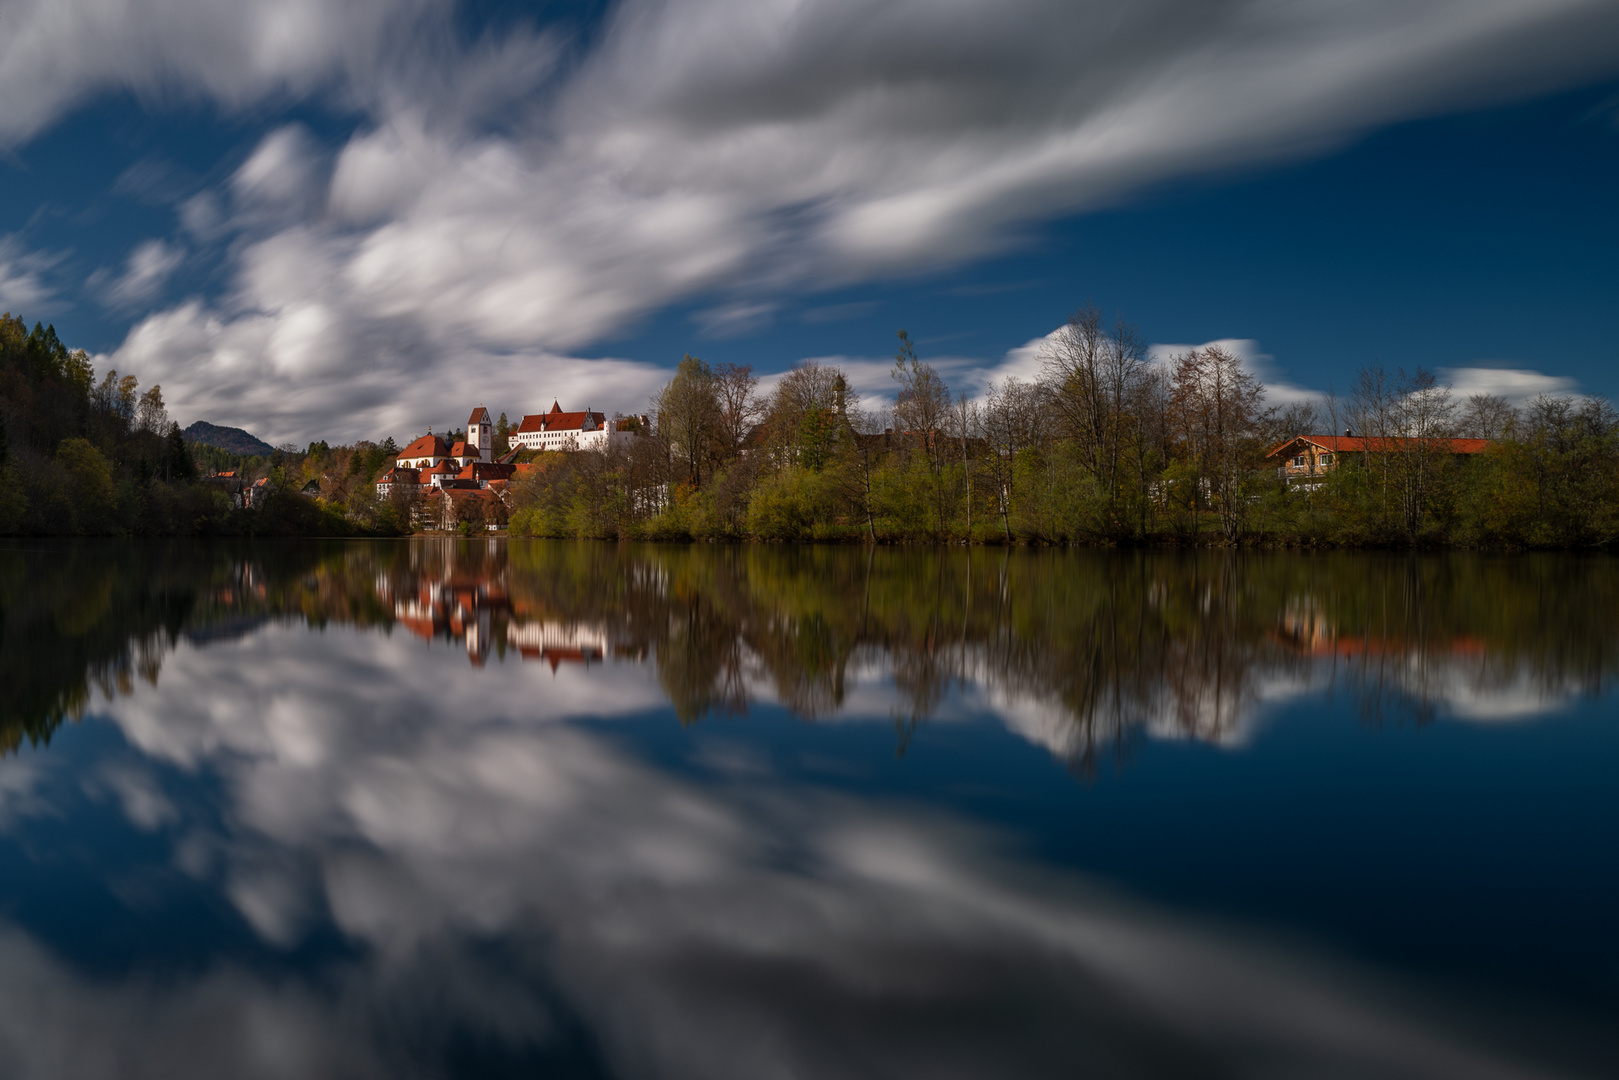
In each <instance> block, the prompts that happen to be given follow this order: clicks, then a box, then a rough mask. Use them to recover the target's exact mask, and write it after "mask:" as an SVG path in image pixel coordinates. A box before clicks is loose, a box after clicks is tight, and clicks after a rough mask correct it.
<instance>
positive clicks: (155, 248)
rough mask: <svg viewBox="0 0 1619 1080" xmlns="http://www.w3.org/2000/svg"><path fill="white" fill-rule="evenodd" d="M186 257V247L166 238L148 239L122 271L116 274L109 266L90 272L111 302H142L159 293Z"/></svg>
mask: <svg viewBox="0 0 1619 1080" xmlns="http://www.w3.org/2000/svg"><path fill="white" fill-rule="evenodd" d="M184 261H185V250H184V249H183V248H181V247H179V246H177V245H171V244H168V243H165V242H164V241H162V240H147V241H145V242H143V243H141V244H140V245H138V246H137V247H136V248H135V250H134V251H132V252H130V253H129V259H128V261H127V262H126V263H125V265H124V269H123V272H122V273H120V274H118V275H116V276H113V275H111V274H108V273H107V272H106V271H105V270H101V271H97V272H96V273H95V274H92V275H91V276H90V285H91V287H93V288H99V289H100V290H101V292H102V294H103V296H104V297H105V298H106V300H107V302H108V303H110V304H113V305H116V306H120V307H124V306H130V305H134V304H139V303H142V302H144V301H146V300H150V299H151V298H152V297H153V296H154V295H156V294H157V292H158V291H159V290H160V289H162V288H163V286H164V284H166V283H167V282H168V280H169V276H170V275H171V274H173V273H174V271H175V270H177V269H179V267H180V264H181V263H182V262H184Z"/></svg>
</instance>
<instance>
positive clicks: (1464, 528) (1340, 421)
mask: <svg viewBox="0 0 1619 1080" xmlns="http://www.w3.org/2000/svg"><path fill="white" fill-rule="evenodd" d="M899 336H900V345H899V351H898V353H897V354H896V357H895V363H894V368H893V372H892V375H893V378H894V381H895V388H896V391H897V393H896V403H895V406H894V407H893V408H892V409H891V410H867V409H862V408H861V407H860V401H859V398H858V395H857V394H856V393H855V391H854V390H853V389H852V388H851V387H850V386H849V384H848V379H847V378H846V376H845V375H844V373H843V372H842V371H840V370H839V369H838V368H837V367H836V366H834V365H829V364H822V363H819V362H816V361H805V362H803V363H800V364H799V365H798V366H797V367H795V368H794V369H793V370H792V371H790V372H788V373H787V374H786V375H785V376H783V377H782V378H781V379H780V381H779V382H778V383H777V385H776V387H775V388H774V390H772V391H771V392H770V393H768V394H764V393H760V392H759V390H758V380H757V378H756V377H755V375H754V373H753V372H752V370H751V369H750V368H748V367H747V366H737V365H729V364H721V365H716V366H710V365H708V364H706V363H704V362H703V361H702V360H699V359H697V358H694V357H690V356H687V357H686V358H685V359H683V360H682V361H681V364H680V366H679V369H678V371H677V373H676V375H675V377H674V378H673V379H672V380H671V381H670V382H669V384H668V385H667V386H666V387H664V389H663V390H662V392H661V393H660V394H659V395H658V396H657V398H656V399H655V400H654V401H653V402H652V411H653V412H654V413H655V414H656V422H655V424H654V430H653V431H652V432H651V433H650V434H649V437H647V438H642V439H636V440H634V441H633V442H632V443H630V444H629V445H627V446H621V447H618V448H615V449H614V450H613V451H611V452H609V453H601V454H567V453H546V454H540V455H537V456H536V462H537V465H538V468H537V469H536V470H535V471H534V472H533V473H532V474H530V476H529V477H528V478H527V479H526V480H524V481H523V482H521V483H519V484H517V485H515V489H514V492H515V496H514V497H515V502H514V513H513V515H512V518H511V530H512V532H513V534H514V535H528V536H542V537H599V538H639V539H667V540H742V539H753V540H767V541H770V540H780V541H851V542H875V543H896V542H897V543H903V542H933V543H939V542H951V543H956V542H968V543H991V544H1003V543H1014V544H1017V543H1032V544H1054V543H1100V544H1159V543H1169V544H1183V545H1207V544H1218V545H1240V544H1296V545H1337V546H1445V545H1459V546H1492V547H1602V546H1606V545H1608V544H1611V543H1612V542H1613V540H1614V539H1615V537H1616V536H1619V415H1616V413H1615V411H1614V409H1613V408H1612V406H1610V405H1609V404H1608V403H1607V402H1606V401H1603V400H1601V399H1599V398H1590V397H1571V396H1542V397H1540V398H1537V399H1536V400H1534V401H1533V402H1531V403H1530V404H1529V405H1528V406H1527V407H1525V408H1523V409H1518V408H1514V407H1513V405H1512V404H1511V403H1510V402H1508V401H1506V400H1505V399H1502V398H1499V397H1493V396H1488V395H1475V396H1473V397H1469V398H1467V399H1465V400H1463V399H1459V398H1458V397H1457V396H1455V395H1453V394H1452V392H1451V390H1450V388H1449V387H1446V386H1444V385H1441V384H1439V383H1438V382H1437V381H1436V380H1435V379H1434V377H1433V376H1432V375H1431V374H1430V373H1428V372H1426V371H1423V370H1421V369H1419V370H1418V371H1417V372H1416V373H1414V374H1409V375H1408V374H1406V373H1404V372H1400V373H1396V374H1392V375H1391V374H1389V373H1386V372H1384V371H1382V370H1380V369H1377V368H1367V369H1365V370H1362V371H1361V372H1360V373H1359V376H1358V378H1357V381H1356V384H1355V386H1354V387H1353V389H1352V391H1351V392H1350V393H1349V394H1348V395H1346V396H1343V397H1339V396H1336V395H1328V396H1327V397H1326V398H1325V399H1323V400H1317V401H1300V402H1293V403H1290V404H1288V405H1286V406H1285V407H1283V406H1278V405H1275V404H1272V403H1270V402H1267V400H1266V398H1267V394H1266V390H1265V387H1264V386H1263V385H1261V384H1260V383H1259V382H1258V381H1257V380H1256V379H1255V378H1254V376H1253V375H1252V374H1251V373H1250V372H1248V371H1246V370H1245V369H1244V368H1243V365H1242V363H1241V361H1240V359H1239V358H1238V357H1237V356H1235V355H1234V354H1232V353H1230V352H1229V351H1227V350H1225V349H1222V348H1220V347H1218V346H1209V347H1205V348H1201V349H1193V350H1191V351H1189V352H1187V353H1184V354H1182V355H1178V356H1175V357H1172V358H1171V359H1170V361H1169V362H1168V363H1167V364H1159V363H1154V362H1151V360H1150V359H1149V357H1148V354H1147V348H1146V344H1145V341H1144V339H1143V338H1142V337H1141V335H1140V334H1139V333H1138V332H1137V331H1136V330H1135V328H1134V327H1132V326H1130V325H1129V324H1127V323H1125V322H1123V321H1122V320H1121V321H1115V322H1113V323H1111V324H1109V323H1108V322H1107V321H1106V320H1105V319H1104V318H1103V317H1102V315H1101V314H1100V313H1099V312H1098V311H1097V310H1096V309H1095V308H1086V309H1084V310H1082V311H1080V312H1079V313H1078V314H1076V315H1075V316H1074V317H1073V318H1072V319H1070V320H1069V322H1068V323H1067V324H1066V325H1065V326H1064V327H1063V328H1062V330H1061V331H1059V332H1058V333H1057V334H1056V335H1054V336H1053V337H1052V338H1051V339H1050V340H1049V341H1048V342H1047V344H1046V346H1045V348H1044V351H1043V355H1042V357H1041V359H1042V368H1041V373H1040V376H1039V378H1037V379H1034V380H1032V381H1022V380H1019V379H1016V378H1007V379H1005V380H1003V381H1001V382H999V383H995V384H992V385H990V386H989V387H988V392H987V394H985V395H983V396H982V397H981V398H973V397H970V396H969V395H968V394H967V393H965V392H962V391H957V392H954V393H953V392H952V390H951V388H950V387H949V386H948V385H947V384H946V381H945V379H944V378H943V377H942V376H941V374H940V373H939V372H938V371H937V370H936V369H935V368H933V367H932V366H931V365H929V364H927V363H926V362H924V361H922V360H920V359H918V357H917V356H916V353H915V349H914V347H913V345H912V343H911V341H910V339H909V337H908V336H907V335H906V334H905V332H903V331H901V332H900V335H899ZM1346 429H1349V430H1353V432H1354V433H1355V435H1357V436H1362V437H1367V438H1368V439H1369V440H1370V442H1369V444H1368V445H1369V447H1370V448H1369V449H1366V450H1364V451H1361V452H1356V453H1353V454H1349V455H1340V456H1339V458H1338V463H1337V467H1336V468H1335V469H1334V470H1333V471H1332V472H1331V473H1330V474H1328V475H1326V476H1324V477H1321V478H1320V479H1319V480H1318V481H1317V482H1314V483H1312V484H1310V485H1308V486H1305V485H1295V486H1293V487H1289V486H1288V484H1287V482H1286V480H1285V479H1284V478H1283V476H1282V474H1281V470H1280V468H1279V465H1280V464H1281V463H1280V462H1279V461H1277V460H1274V459H1267V457H1266V455H1267V453H1268V452H1270V451H1271V450H1273V449H1275V448H1276V447H1277V446H1278V445H1279V444H1281V443H1282V442H1284V441H1285V440H1287V439H1289V438H1291V437H1293V436H1295V435H1329V434H1335V433H1342V432H1343V431H1345V430H1346ZM1458 437H1471V438H1484V439H1488V440H1490V447H1489V449H1488V450H1487V451H1486V452H1484V453H1481V454H1476V455H1458V454H1456V453H1454V452H1453V447H1452V444H1451V440H1452V439H1454V438H1458Z"/></svg>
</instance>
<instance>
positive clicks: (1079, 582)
mask: <svg viewBox="0 0 1619 1080" xmlns="http://www.w3.org/2000/svg"><path fill="white" fill-rule="evenodd" d="M1616 594H1619V576H1616V573H1615V570H1614V568H1613V565H1612V564H1611V563H1610V562H1609V561H1608V560H1605V559H1594V558H1592V559H1586V558H1576V557H1569V556H1545V557H1540V556H1534V557H1523V556H1520V557H1514V558H1496V557H1486V556H1468V555H1455V554H1452V555H1445V556H1438V557H1415V556H1399V557H1394V556H1388V557H1382V556H1375V555H1364V554H1322V555H1298V554H1285V555H1283V554H1243V553H1229V552H1195V553H1184V554H1183V553H1162V552H1095V551H1085V552H1074V551H1061V550H1054V549H1044V550H1001V551H993V550H988V549H982V548H978V549H966V550H957V549H949V548H928V549H922V550H914V549H904V548H862V549H855V548H841V547H775V546H751V547H723V546H651V545H612V544H599V543H567V542H523V541H513V542H511V543H509V544H507V543H501V542H491V541H482V540H479V541H410V542H404V541H402V542H366V543H346V544H345V543H296V544H291V543H289V544H281V545H263V544H259V545H220V544H214V545H199V544H186V545H182V544H168V545H145V546H142V545H129V544H122V545H113V544H92V543H81V544H58V545H50V546H41V545H12V546H7V547H4V548H0V676H3V677H4V678H5V685H6V687H7V691H8V692H7V693H6V694H5V695H3V697H0V746H3V747H4V749H5V750H7V751H10V750H14V749H16V748H17V747H18V746H19V745H20V744H21V743H22V742H23V741H24V740H29V741H31V742H36V743H37V742H42V741H48V739H49V738H50V735H51V732H52V731H54V730H55V728H56V727H57V726H58V725H59V724H60V723H62V721H63V720H65V719H70V718H74V717H77V716H79V715H82V714H83V712H84V711H85V709H86V708H87V707H89V704H90V702H91V698H92V691H94V690H99V691H100V692H101V693H102V694H103V695H107V696H111V695H116V694H119V693H124V692H127V691H128V690H129V689H130V688H131V687H132V686H133V685H134V680H136V679H146V680H148V681H152V682H155V681H156V680H157V679H158V677H159V672H160V668H161V665H162V658H163V656H164V655H165V654H166V653H167V652H168V651H170V650H172V649H174V648H177V647H180V645H181V643H182V642H184V643H185V644H186V645H187V646H189V647H197V648H207V647H210V646H212V645H214V644H216V643H217V642H219V641H221V640H225V639H230V638H240V637H243V636H245V635H249V634H252V633H254V632H255V631H256V630H257V628H258V627H260V626H262V625H264V624H266V623H268V622H271V621H286V620H291V621H294V622H300V623H303V624H305V625H308V626H310V627H316V628H319V627H325V626H327V625H346V626H355V627H362V628H376V629H377V630H379V631H384V632H390V633H392V632H396V631H397V632H402V633H409V634H414V635H416V636H419V637H421V638H423V639H424V640H426V641H428V642H434V641H438V642H443V643H448V644H451V645H455V646H464V648H465V650H466V654H467V658H468V661H469V662H470V663H472V664H474V665H478V666H481V665H483V664H485V663H487V662H489V661H490V660H491V659H493V660H494V661H495V662H504V661H506V660H513V661H537V662H541V663H545V664H547V665H549V666H550V667H551V668H552V670H553V671H555V670H557V669H558V668H559V666H561V665H564V664H577V665H585V666H589V665H592V664H595V663H604V662H608V661H613V660H616V661H620V662H623V661H629V662H646V663H651V664H653V665H655V669H656V672H657V677H658V679H659V682H660V684H661V686H662V688H663V691H664V693H665V694H666V695H667V697H668V699H669V701H670V703H671V704H672V706H673V708H674V712H675V714H676V716H677V717H678V718H679V719H680V721H681V722H682V723H695V722H698V721H701V720H702V719H704V718H705V717H709V716H715V715H732V714H740V713H745V712H746V711H747V709H748V708H749V706H750V704H751V703H752V702H754V701H756V700H759V699H761V698H767V699H770V700H774V701H776V702H779V703H780V704H781V705H783V706H785V707H786V708H787V709H789V710H791V711H792V712H793V713H795V714H797V715H798V716H801V717H804V718H806V719H816V718H820V717H826V716H831V715H834V714H837V713H839V712H841V711H843V710H845V709H846V708H848V707H849V699H850V695H851V693H852V692H853V691H854V689H855V688H856V687H860V686H883V687H888V688H890V689H891V691H892V694H893V700H894V702H895V703H894V704H893V706H892V711H893V717H894V721H895V725H896V728H897V731H898V739H899V748H900V750H901V752H903V750H904V747H905V745H906V744H907V742H908V741H909V740H910V739H911V738H912V737H913V734H914V732H915V731H916V730H917V728H918V726H919V725H921V724H923V723H925V722H926V721H927V720H928V719H929V718H930V717H932V716H934V715H936V714H937V712H938V710H939V709H940V707H941V703H942V702H944V701H945V700H946V699H947V698H948V697H949V696H950V695H951V694H952V692H953V691H955V690H959V689H963V688H966V689H971V690H973V691H974V692H977V693H981V694H982V695H984V696H985V697H987V698H988V699H989V701H990V703H991V705H992V706H993V707H994V708H996V709H998V710H999V711H1000V712H1001V713H1002V715H1003V717H1005V718H1006V719H1007V722H1008V723H1014V724H1015V725H1016V726H1017V727H1018V728H1019V730H1020V731H1021V733H1023V734H1024V735H1025V736H1027V737H1030V738H1033V739H1035V740H1037V741H1039V742H1041V743H1043V744H1045V745H1047V746H1048V747H1049V748H1050V749H1051V750H1052V751H1053V752H1054V753H1057V754H1059V755H1060V756H1062V757H1064V758H1066V759H1068V760H1070V761H1071V762H1073V763H1074V765H1075V767H1076V768H1079V769H1080V770H1082V771H1083V770H1088V769H1091V768H1093V767H1094V766H1095V765H1096V763H1097V762H1098V761H1100V760H1101V759H1102V758H1103V757H1104V756H1105V755H1106V754H1107V753H1110V752H1115V751H1117V750H1119V749H1121V748H1123V747H1125V746H1126V745H1127V744H1128V742H1129V739H1130V738H1131V737H1132V736H1133V735H1134V734H1135V733H1137V732H1146V733H1149V734H1152V735H1154V736H1157V737H1170V738H1184V739H1194V740H1199V741H1209V742H1217V743H1231V742H1236V741H1240V740H1241V739H1243V738H1244V737H1245V735H1246V733H1247V731H1248V730H1249V728H1250V727H1251V725H1252V723H1253V721H1254V718H1255V716H1256V713H1257V712H1258V711H1259V709H1260V708H1261V706H1262V703H1263V702H1264V701H1265V700H1266V699H1267V698H1268V697H1272V696H1276V695H1279V694H1284V693H1290V692H1298V691H1300V690H1305V689H1309V688H1311V687H1323V688H1324V687H1327V686H1334V687H1339V688H1344V689H1347V690H1349V691H1351V692H1352V693H1353V695H1354V696H1355V700H1356V701H1357V702H1358V704H1359V707H1360V709H1361V712H1362V714H1363V716H1364V717H1365V718H1366V719H1367V720H1368V721H1370V722H1374V723H1382V722H1386V721H1389V720H1391V719H1399V720H1403V719H1406V718H1414V719H1416V720H1417V721H1419V722H1420V721H1423V720H1425V719H1427V718H1430V717H1432V716H1434V715H1436V714H1437V713H1439V712H1450V713H1454V714H1457V715H1463V716H1472V717H1476V718H1479V719H1492V718H1509V717H1513V716H1520V715H1525V714H1530V713H1533V712H1536V711H1543V710H1544V709H1546V708H1549V707H1551V706H1554V705H1556V704H1557V703H1559V702H1561V701H1565V700H1567V699H1569V698H1571V697H1574V696H1578V695H1590V694H1596V693H1599V692H1600V691H1601V690H1602V689H1603V687H1604V685H1605V677H1606V675H1607V673H1608V672H1609V671H1612V670H1613V669H1614V666H1615V657H1616V645H1619V635H1616V633H1615V631H1614V629H1613V628H1612V625H1611V623H1612V620H1611V618H1610V615H1609V613H1610V612H1611V611H1612V610H1613V609H1614V601H1615V599H1619V595H1616Z"/></svg>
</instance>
